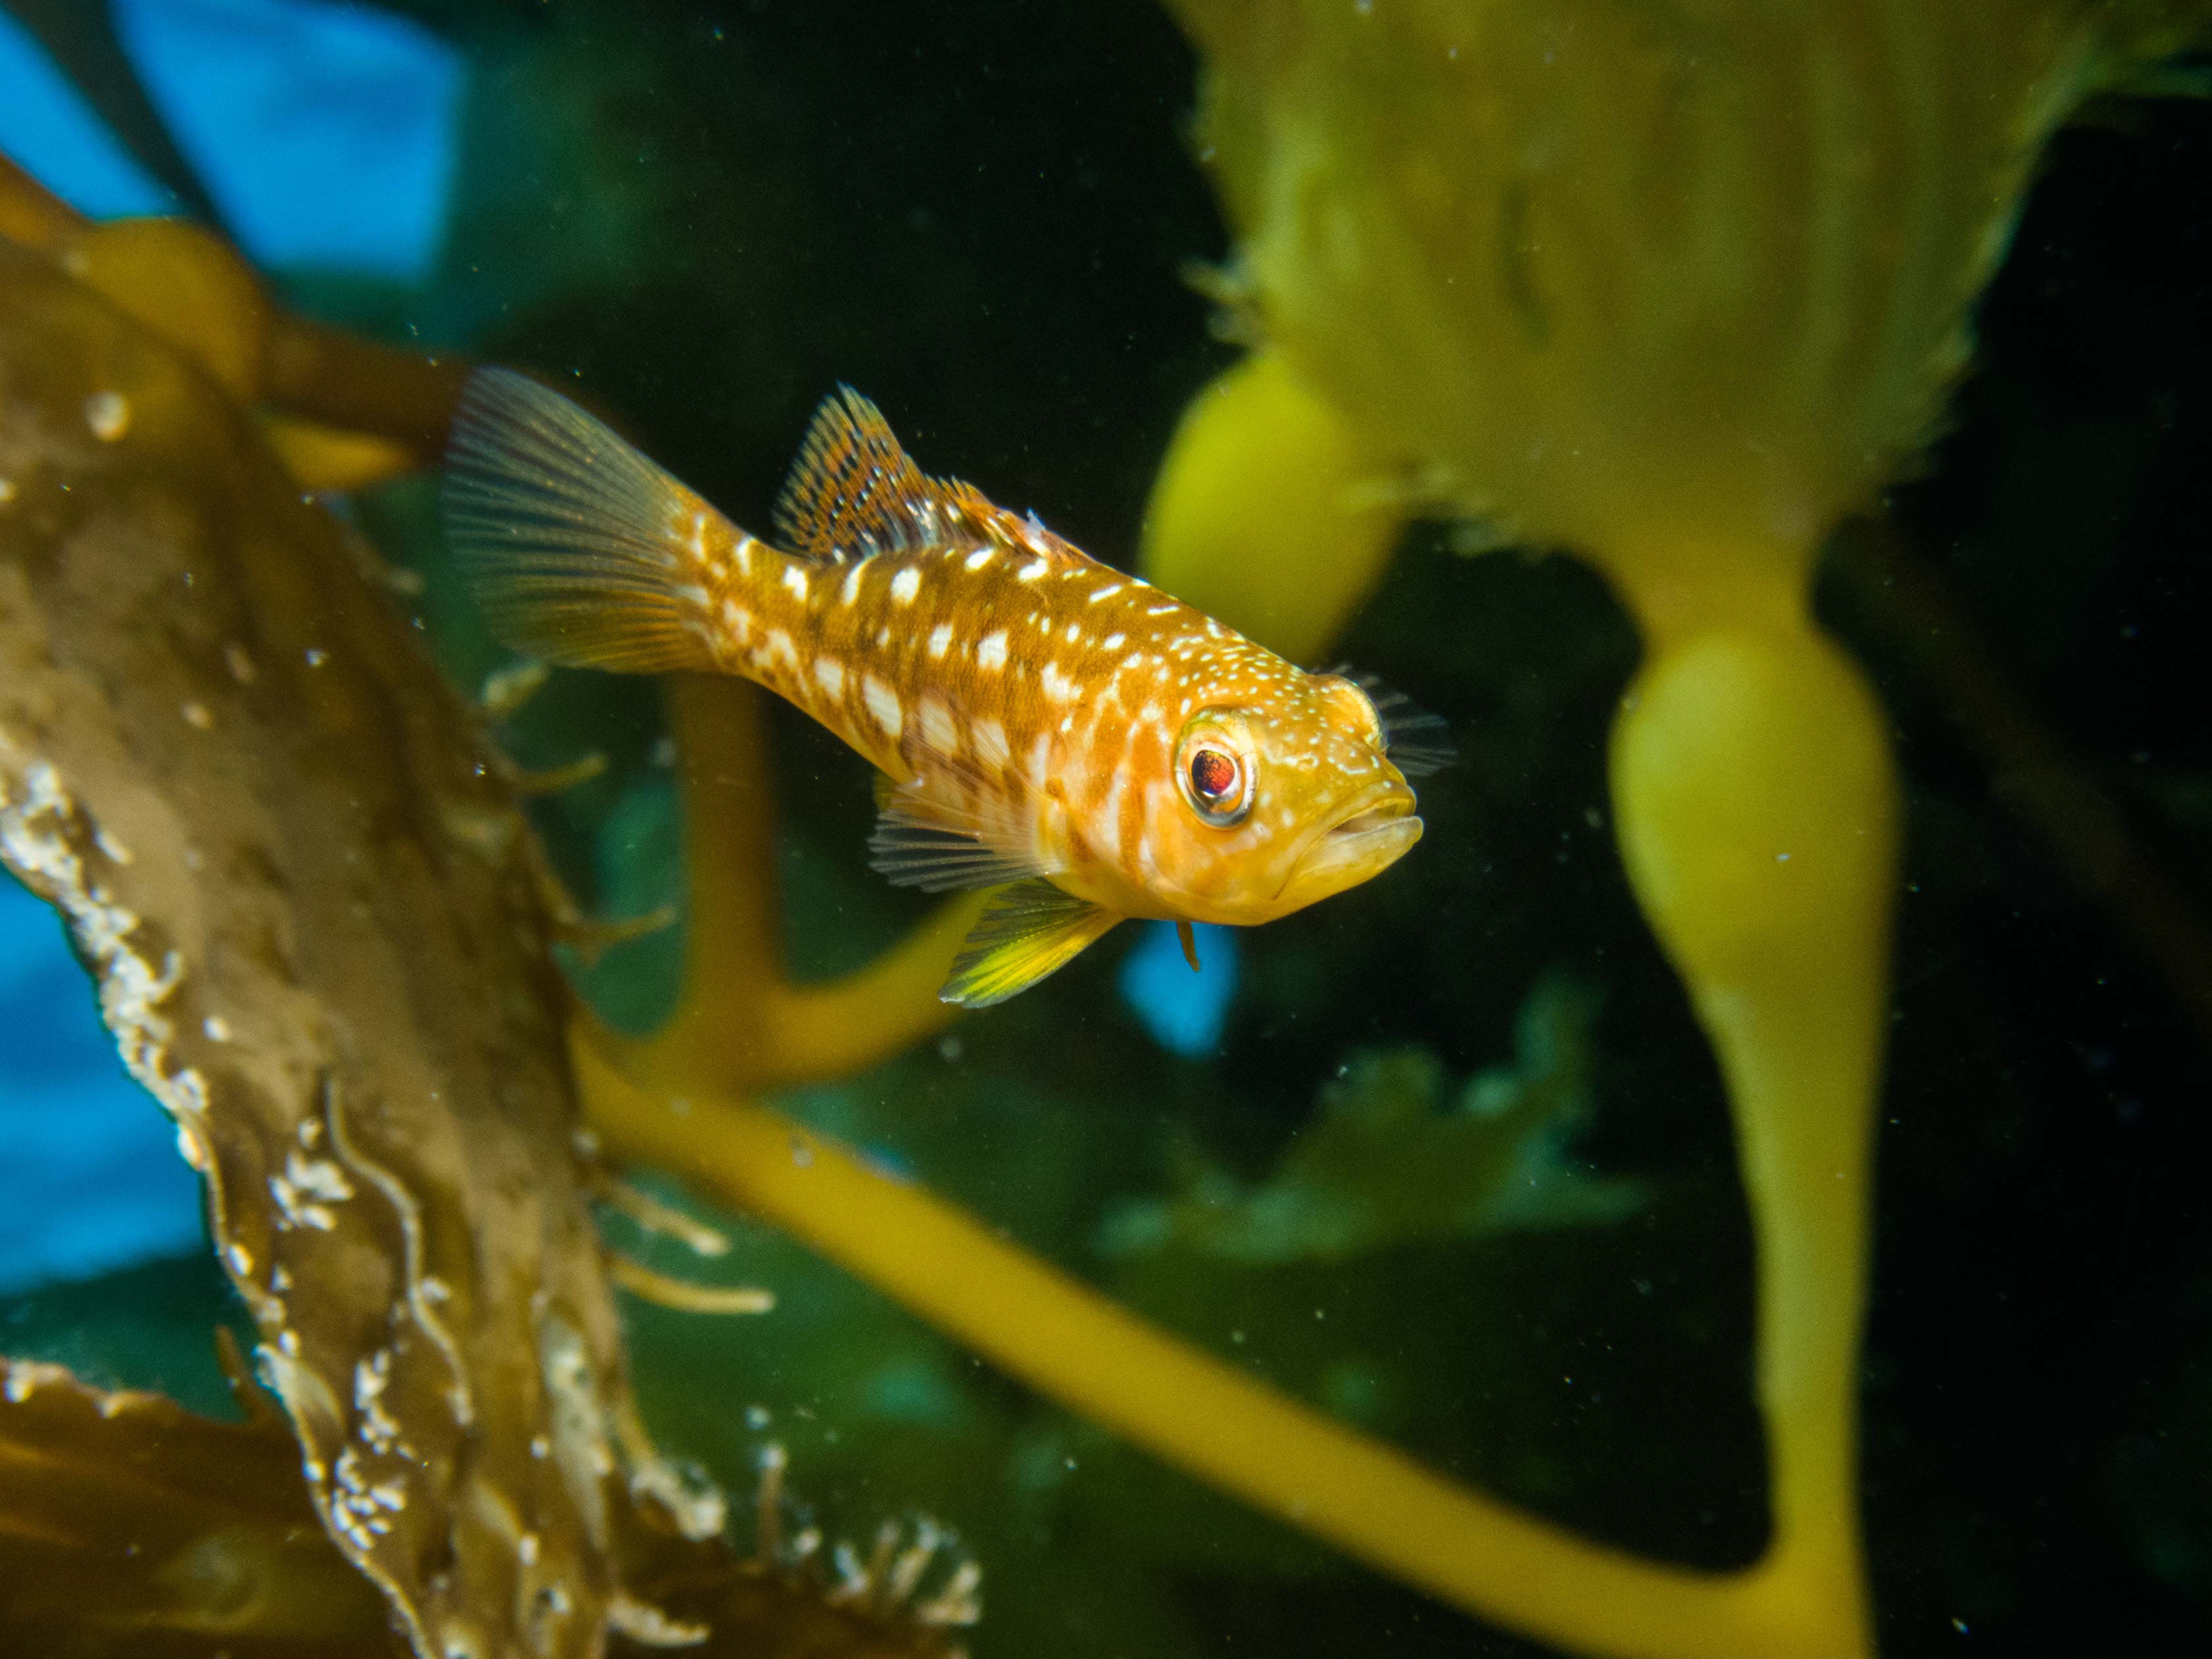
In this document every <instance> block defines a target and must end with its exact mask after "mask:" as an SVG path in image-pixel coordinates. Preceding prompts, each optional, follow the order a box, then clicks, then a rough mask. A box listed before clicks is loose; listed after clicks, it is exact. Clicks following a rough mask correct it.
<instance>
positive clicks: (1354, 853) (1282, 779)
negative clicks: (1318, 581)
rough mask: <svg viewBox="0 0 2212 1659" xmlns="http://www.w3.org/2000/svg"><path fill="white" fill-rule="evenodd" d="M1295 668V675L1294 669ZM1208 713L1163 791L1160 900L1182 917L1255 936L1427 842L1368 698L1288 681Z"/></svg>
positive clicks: (1174, 751) (1172, 757)
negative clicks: (1254, 928) (1253, 930)
mask: <svg viewBox="0 0 2212 1659" xmlns="http://www.w3.org/2000/svg"><path fill="white" fill-rule="evenodd" d="M1286 666H1287V665H1286ZM1225 689H1232V690H1235V691H1237V692H1241V693H1243V695H1242V696H1237V697H1236V698H1235V700H1223V701H1206V700H1204V699H1200V700H1198V701H1200V702H1201V703H1202V704H1203V706H1201V707H1200V708H1197V709H1196V710H1195V711H1194V713H1193V714H1191V715H1190V716H1189V717H1188V719H1187V720H1184V721H1183V723H1182V727H1181V729H1180V730H1179V731H1177V732H1176V733H1175V735H1174V739H1173V741H1172V743H1170V744H1168V745H1166V747H1165V754H1166V758H1167V765H1168V768H1169V770H1170V777H1169V779H1168V780H1167V781H1166V787H1162V788H1159V789H1158V790H1155V791H1153V792H1152V795H1151V799H1152V800H1154V801H1155V802H1156V803H1158V805H1157V807H1156V810H1155V811H1154V813H1153V822H1152V824H1151V825H1150V826H1149V829H1150V840H1151V845H1152V848H1153V850H1154V863H1155V866H1156V868H1157V870H1158V877H1157V878H1155V879H1154V880H1153V881H1152V883H1151V885H1152V889H1153V892H1154V896H1156V897H1157V898H1158V899H1159V900H1161V901H1162V902H1164V904H1165V905H1166V906H1167V907H1168V908H1169V909H1170V914H1171V915H1175V916H1176V917H1177V918H1178V919H1184V920H1188V921H1211V922H1221V923H1227V924H1230V925H1232V926H1245V927H1249V926H1251V925H1253V924H1255V923H1258V922H1263V921H1273V920H1274V919H1275V918H1277V917H1278V916H1285V915H1290V914H1291V912H1292V911H1293V910H1302V909H1304V908H1305V907H1306V906H1307V905H1309V904H1312V903H1315V902H1317V901H1319V900H1322V899H1325V898H1328V897H1330V896H1333V895H1334V894H1337V893H1341V892H1343V891H1344V890H1346V889H1347V888H1352V887H1357V886H1358V885H1359V884H1360V883H1362V882H1364V881H1365V880H1367V879H1368V878H1370V877H1372V876H1375V875H1376V874H1378V873H1380V872H1382V871H1383V870H1384V869H1387V868H1388V867H1389V866H1391V865H1392V864H1395V863H1396V862H1397V860H1399V859H1401V858H1402V857H1404V856H1405V854H1407V852H1408V851H1409V850H1410V849H1411V848H1412V847H1413V843H1414V842H1417V841H1419V839H1420V838H1421V820H1420V819H1419V817H1415V816H1414V811H1413V808H1414V798H1413V789H1412V787H1410V786H1409V785H1408V784H1407V781H1406V780H1405V777H1404V775H1403V774H1401V772H1400V771H1399V769H1397V767H1396V766H1395V765H1393V764H1392V763H1391V761H1390V757H1389V744H1388V739H1387V738H1386V735H1385V733H1384V731H1383V722H1382V720H1380V719H1379V718H1378V717H1377V715H1376V710H1375V707H1374V704H1373V703H1372V702H1370V701H1369V699H1368V696H1367V695H1366V693H1364V691H1362V690H1360V689H1359V687H1358V686H1357V685H1355V684H1352V682H1351V681H1349V680H1347V679H1344V678H1340V676H1337V675H1334V674H1305V673H1300V672H1298V671H1296V670H1290V671H1287V672H1286V673H1285V674H1284V675H1282V676H1281V677H1280V678H1279V679H1278V680H1276V681H1275V682H1274V683H1273V684H1269V685H1267V686H1265V687H1255V686H1254V685H1252V684H1249V682H1248V683H1247V684H1244V685H1242V686H1237V687H1234V688H1225Z"/></svg>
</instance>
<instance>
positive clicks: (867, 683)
mask: <svg viewBox="0 0 2212 1659" xmlns="http://www.w3.org/2000/svg"><path fill="white" fill-rule="evenodd" d="M860 700H861V702H865V703H866V704H867V705H868V713H869V714H872V715H873V716H874V717H875V722H876V724H877V725H878V726H882V727H883V728H884V735H885V736H887V737H891V738H896V737H897V736H898V734H899V730H900V728H901V727H902V726H904V725H905V724H906V710H905V709H904V708H902V706H901V705H900V702H899V698H898V693H897V692H896V691H894V690H891V689H890V686H888V685H886V684H884V683H883V682H882V681H881V680H879V679H878V678H876V677H875V676H874V675H873V674H868V675H865V676H863V677H862V678H861V680H860Z"/></svg>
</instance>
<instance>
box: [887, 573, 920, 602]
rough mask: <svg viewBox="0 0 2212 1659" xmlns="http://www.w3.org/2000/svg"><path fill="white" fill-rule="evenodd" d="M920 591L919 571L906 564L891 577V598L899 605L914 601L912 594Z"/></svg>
mask: <svg viewBox="0 0 2212 1659" xmlns="http://www.w3.org/2000/svg"><path fill="white" fill-rule="evenodd" d="M919 592H921V569H920V568H918V567H917V566H915V565H908V566H907V567H906V568H905V569H903V570H902V571H900V572H899V573H898V574H897V575H896V576H894V577H892V578H891V598H892V599H896V601H897V602H898V603H899V604H901V605H911V604H913V603H914V596H915V594H917V593H919Z"/></svg>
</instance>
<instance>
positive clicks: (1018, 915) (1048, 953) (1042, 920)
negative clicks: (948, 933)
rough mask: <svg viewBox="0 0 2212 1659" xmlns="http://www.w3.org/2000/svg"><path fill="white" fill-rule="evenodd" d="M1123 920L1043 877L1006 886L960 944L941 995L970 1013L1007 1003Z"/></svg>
mask: <svg viewBox="0 0 2212 1659" xmlns="http://www.w3.org/2000/svg"><path fill="white" fill-rule="evenodd" d="M1117 921H1121V916H1120V915H1118V914H1116V913H1115V912H1114V911H1112V910H1109V909H1105V908H1103V907H1101V906H1099V905H1096V904H1093V903H1091V902H1090V901H1089V900H1088V899H1079V898H1077V897H1076V896H1074V895H1073V894H1072V893H1063V892H1061V891H1060V889H1059V888H1057V887H1055V886H1054V885H1053V884H1051V883H1050V882H1048V881H1047V880H1045V879H1044V878H1042V876H1039V877H1035V878H1031V879H1030V880H1028V881H1020V882H1016V883H1015V884H1013V885H1012V886H1011V887H1002V888H1000V890H998V891H997V892H996V893H994V894H993V895H992V896H991V902H990V903H989V904H988V905H987V906H986V907H985V908H984V911H983V914H982V915H981V918H980V919H979V920H978V921H976V923H975V927H974V929H973V930H972V931H970V932H969V935H968V937H967V939H965V940H963V942H962V944H961V946H960V954H959V955H958V956H957V957H954V958H953V961H952V977H951V979H949V980H947V981H945V988H944V989H943V990H942V991H940V992H939V993H938V995H939V997H940V998H941V999H942V1000H945V1001H946V1002H955V1003H958V1004H959V1005H961V1006H963V1007H966V1008H987V1007H989V1006H991V1005H992V1004H993V1003H994V1002H1004V1001H1005V1000H1006V999H1007V998H1008V997H1010V996H1012V995H1013V994H1015V993H1016V992H1018V991H1025V990H1027V989H1028V988H1029V987H1030V986H1032V985H1034V984H1036V982H1037V981H1039V980H1041V979H1042V978H1043V977H1044V976H1045V975H1048V974H1050V973H1054V972H1056V971H1058V970H1059V969H1062V968H1065V967H1066V965H1067V964H1068V963H1071V962H1073V961H1074V960H1075V958H1076V957H1078V956H1079V955H1081V954H1082V952H1083V951H1084V950H1085V948H1086V947H1088V946H1090V945H1093V944H1096V943H1097V940H1098V938H1099V936H1100V935H1101V934H1103V933H1105V931H1106V930H1107V929H1108V928H1109V927H1112V926H1113V925H1114V924H1115V922H1117Z"/></svg>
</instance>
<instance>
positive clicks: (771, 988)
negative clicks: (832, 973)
mask: <svg viewBox="0 0 2212 1659" xmlns="http://www.w3.org/2000/svg"><path fill="white" fill-rule="evenodd" d="M666 684H667V696H668V709H669V720H670V723H671V727H672V728H673V731H674V733H675V737H676V743H677V753H678V757H680V758H679V762H678V764H679V767H680V776H681V779H682V782H683V789H684V840H685V846H686V855H685V866H686V869H687V871H688V873H689V880H690V902H689V906H688V912H689V921H688V927H687V932H686V936H685V942H684V988H683V992H682V994H681V1000H679V1002H678V1006H677V1007H676V1010H675V1012H673V1013H672V1014H671V1017H670V1018H669V1019H668V1020H667V1022H666V1023H665V1024H663V1025H662V1026H661V1027H660V1029H659V1030H657V1031H656V1032H654V1033H653V1035H652V1036H648V1037H645V1038H642V1039H637V1040H629V1039H620V1038H616V1037H614V1036H612V1035H611V1034H603V1035H604V1040H605V1042H609V1043H611V1044H612V1045H614V1049H613V1051H614V1052H617V1053H618V1054H620V1057H621V1058H620V1063H621V1065H622V1067H623V1071H624V1072H625V1073H627V1074H628V1075H629V1076H630V1077H632V1078H635V1079H639V1080H640V1081H641V1083H646V1084H648V1085H653V1086H657V1087H659V1088H660V1089H662V1090H663V1091H665V1092H667V1093H670V1094H676V1095H682V1094H686V1093H692V1092H702V1093H712V1092H715V1091H726V1092H732V1093H746V1092H750V1091H754V1090H759V1089H765V1088H772V1087H775V1086H776V1085H781V1084H787V1083H795V1082H801V1081H806V1080H811V1079H822V1078H829V1077H839V1076H843V1075H845V1074H847V1073H852V1072H857V1071H860V1070H863V1069H865V1068H866V1067H867V1066H872V1065H874V1064H875V1063H876V1062H877V1061H878V1060H884V1059H886V1058H888V1057H889V1056H890V1055H892V1054H896V1053H898V1052H899V1051H900V1050H901V1049H902V1048H907V1047H908V1046H909V1045H910V1044H912V1043H914V1042H917V1041H919V1040H920V1039H921V1038H922V1037H925V1036H930V1035H931V1034H932V1033H933V1032H935V1031H937V1030H941V1029H942V1028H943V1027H944V1026H945V1025H946V1024H949V1023H950V1022H951V1020H952V1018H954V1016H955V1015H956V1014H957V1012H959V1011H958V1010H957V1009H956V1008H954V1007H952V1006H951V1005H949V1004H947V1003H945V1002H942V1001H940V1000H939V998H938V991H939V988H940V987H942V986H943V985H944V983H945V978H946V975H948V974H949V973H950V972H951V965H952V958H953V955H954V953H955V952H956V951H957V950H958V949H959V945H960V941H961V940H962V939H963V938H965V937H966V935H967V933H968V930H969V927H972V926H973V925H974V923H975V916H976V915H977V914H978V912H979V911H980V910H981V908H982V902H983V901H982V897H981V895H963V896H960V897H957V898H954V899H951V900H948V901H947V902H945V903H944V904H942V905H940V906H939V907H938V908H937V910H936V911H935V912H933V914H932V915H930V917H929V918H928V919H927V921H924V922H922V923H921V926H920V927H916V928H915V930H914V932H913V933H910V934H909V935H908V937H907V938H906V939H902V941H900V942H899V943H898V944H897V945H894V946H893V947H891V948H890V950H888V951H885V952H884V954H883V955H882V956H881V957H878V958H877V959H876V960H875V961H874V962H872V963H870V964H868V966H866V968H863V969H860V970H859V971H857V972H855V973H853V974H849V975H845V976H843V977H842V978H839V979H835V980H830V981H824V982H823V983H820V984H814V985H794V984H793V983H791V982H790V981H788V980H787V978H786V977H785V975H784V970H783V965H782V949H781V905H780V904H779V902H778V892H777V885H776V864H775V798H774V795H773V793H772V791H771V787H770V782H769V780H770V777H771V775H772V774H771V769H770V766H769V733H768V722H767V714H766V708H765V704H764V701H763V699H764V697H765V694H764V693H763V692H762V691H760V690H758V689H757V688H756V687H754V686H752V685H750V684H748V683H746V682H745V681H743V680H738V679H732V678H720V677H713V676H707V675H689V674H679V675H675V676H671V678H669V680H668V681H667V682H666Z"/></svg>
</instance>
